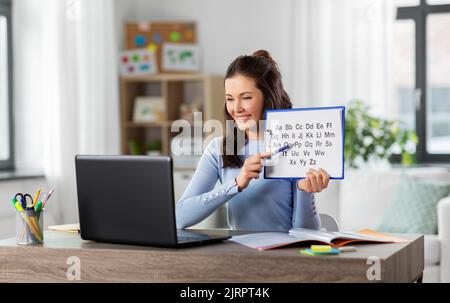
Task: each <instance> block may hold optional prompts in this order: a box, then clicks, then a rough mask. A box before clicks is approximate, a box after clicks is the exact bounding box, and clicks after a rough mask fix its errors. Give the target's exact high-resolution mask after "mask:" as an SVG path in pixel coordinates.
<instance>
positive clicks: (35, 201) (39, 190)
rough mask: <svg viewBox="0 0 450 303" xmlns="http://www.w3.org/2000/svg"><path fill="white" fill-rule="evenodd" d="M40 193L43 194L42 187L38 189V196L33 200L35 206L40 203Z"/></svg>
mask: <svg viewBox="0 0 450 303" xmlns="http://www.w3.org/2000/svg"><path fill="white" fill-rule="evenodd" d="M40 195H41V189H40V188H38V191H37V193H36V197H35V198H34V200H33V207H35V206H36V204H37V203H38V199H39V196H40Z"/></svg>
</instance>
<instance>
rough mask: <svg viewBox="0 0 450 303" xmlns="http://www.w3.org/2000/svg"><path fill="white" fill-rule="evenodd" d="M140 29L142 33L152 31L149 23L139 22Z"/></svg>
mask: <svg viewBox="0 0 450 303" xmlns="http://www.w3.org/2000/svg"><path fill="white" fill-rule="evenodd" d="M138 29H139V30H140V31H141V32H148V31H150V23H148V22H139V23H138Z"/></svg>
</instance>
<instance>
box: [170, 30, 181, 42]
mask: <svg viewBox="0 0 450 303" xmlns="http://www.w3.org/2000/svg"><path fill="white" fill-rule="evenodd" d="M180 40H181V34H180V33H179V32H171V33H170V41H172V42H178V41H180Z"/></svg>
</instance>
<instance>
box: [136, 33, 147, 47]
mask: <svg viewBox="0 0 450 303" xmlns="http://www.w3.org/2000/svg"><path fill="white" fill-rule="evenodd" d="M146 42H147V39H146V38H145V36H143V35H137V36H136V38H135V44H136V46H144V45H145V44H146Z"/></svg>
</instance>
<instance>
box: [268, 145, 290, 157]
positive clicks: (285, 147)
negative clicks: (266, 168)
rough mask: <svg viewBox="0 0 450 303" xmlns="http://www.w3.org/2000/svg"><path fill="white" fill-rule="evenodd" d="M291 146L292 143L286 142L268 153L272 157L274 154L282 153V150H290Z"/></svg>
mask: <svg viewBox="0 0 450 303" xmlns="http://www.w3.org/2000/svg"><path fill="white" fill-rule="evenodd" d="M292 147H294V145H293V144H288V145H285V146H283V147H280V148H279V149H277V150H276V151H274V152H273V153H272V154H270V157H271V158H272V157H273V156H275V155H276V154H279V153H282V152H287V151H288V150H290V149H291V148H292Z"/></svg>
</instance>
